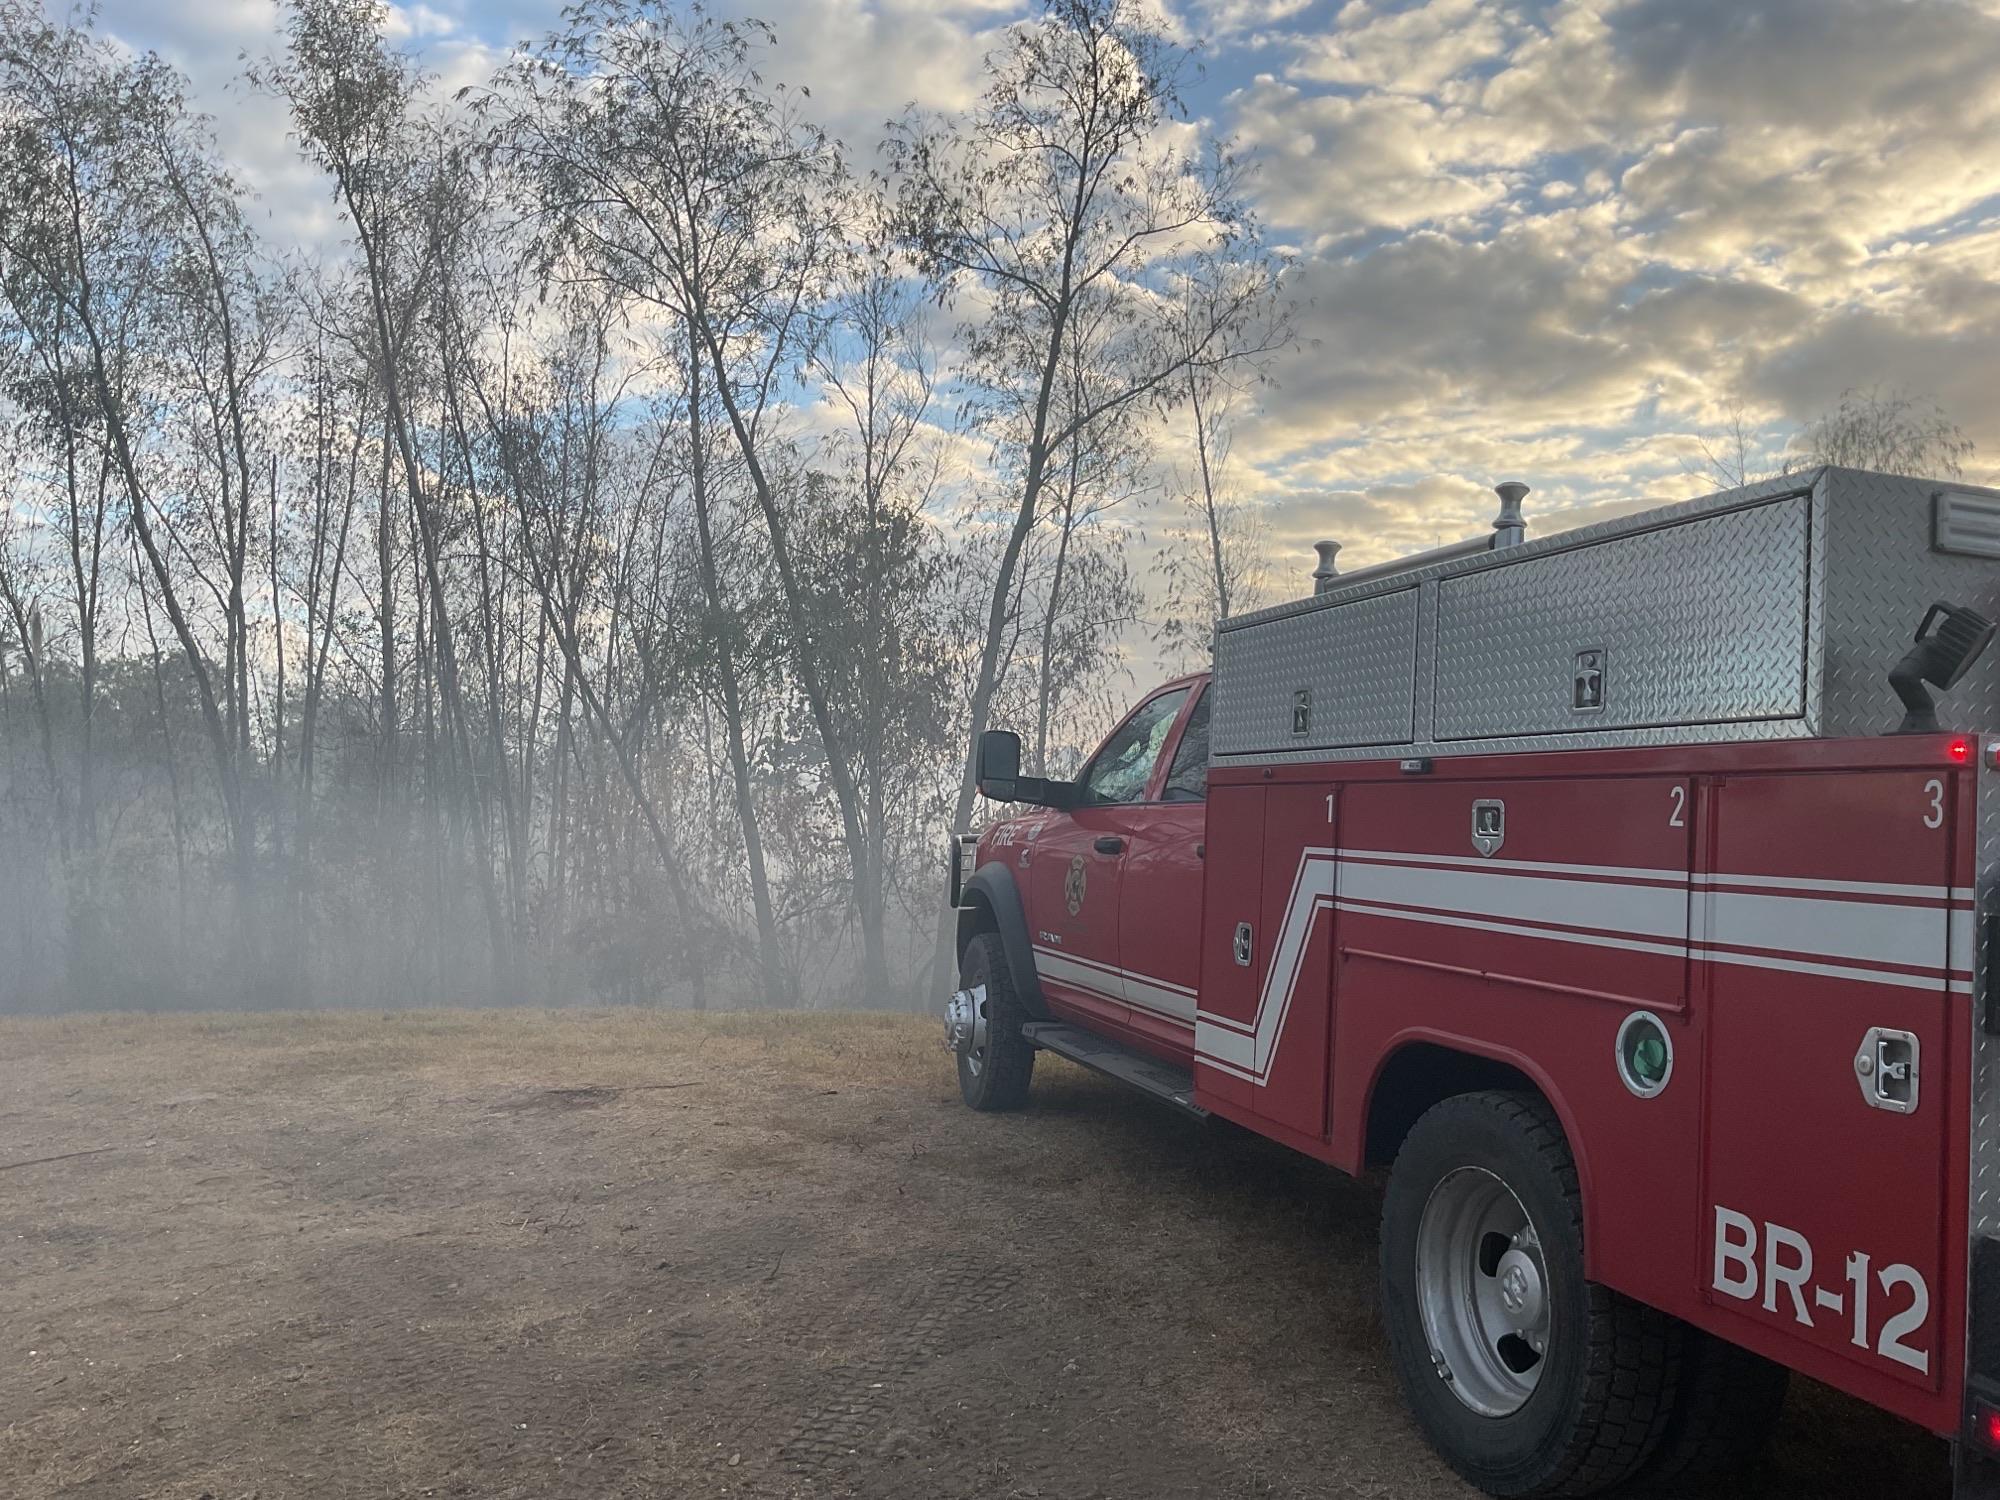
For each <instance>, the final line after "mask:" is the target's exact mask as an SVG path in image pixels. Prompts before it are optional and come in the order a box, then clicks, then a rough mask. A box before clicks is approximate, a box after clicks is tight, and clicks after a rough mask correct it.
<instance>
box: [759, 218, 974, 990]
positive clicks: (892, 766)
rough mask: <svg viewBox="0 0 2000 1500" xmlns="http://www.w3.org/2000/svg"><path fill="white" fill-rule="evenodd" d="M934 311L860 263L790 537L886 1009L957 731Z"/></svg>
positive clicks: (835, 312) (887, 264) (869, 954)
mask: <svg viewBox="0 0 2000 1500" xmlns="http://www.w3.org/2000/svg"><path fill="white" fill-rule="evenodd" d="M928 300H929V297H928V289H927V288H926V287H925V286H924V285H923V283H922V281H921V279H920V278H918V277H916V276H914V275H913V274H911V271H910V268H909V267H907V266H905V265H902V264H900V263H898V262H897V261H896V260H894V259H892V258H891V257H889V256H887V255H885V254H882V253H879V252H878V253H875V254H870V255H858V256H856V257H855V258H854V260H853V261H852V262H851V264H850V268H849V271H848V274H847V275H846V276H845V277H844V278H843V280H842V282H841V283H840V285H839V287H838V289H837V290H836V293H835V295H834V297H833V298H832V299H831V301H830V304H829V318H828V325H827V328H826V330H825V337H823V338H822V339H821V340H820V341H819V342H818V343H817V344H816V346H815V349H814V356H813V360H812V365H811V372H812V374H813V375H814V376H815V377H816V378H817V380H818V382H819V386H820V389H821V392H822V399H823V401H824V402H825V403H826V405H827V406H828V407H830V408H831V410H832V412H833V413H834V415H835V419H836V423H837V425H836V427H835V428H834V430H833V432H832V433H831V435H830V436H829V439H828V442H827V445H826V450H825V452H824V455H823V457H824V458H825V459H826V460H828V462H827V463H826V465H825V467H824V468H823V469H821V470H820V471H819V472H817V473H816V474H815V475H814V476H813V481H814V482H813V483H812V484H811V485H809V487H808V490H807V493H806V496H805V503H803V504H801V505H800V506H798V507H797V509H796V522H795V524H796V525H797V527H798V530H799V537H800V547H799V551H800V556H801V558H802V559H803V560H804V562H805V564H806V566H805V568H804V569H803V573H804V577H805V580H806V587H807V592H808V599H809V601H810V604H811V608H810V613H811V615H812V617H813V621H814V624H813V631H812V636H813V645H814V650H815V655H816V657H817V659H818V660H819V661H820V662H821V663H822V664H823V671H824V673H825V685H826V691H827V692H828V693H829V694H830V695H831V697H832V700H833V705H834V708H835V712H836V714H837V717H838V719H839V721H840V722H841V723H842V724H843V725H845V726H846V727H847V736H848V743H849V745H850V746H851V750H850V752H849V753H850V755H851V757H852V760H851V764H852V766H853V773H854V778H855V781H856V783H857V791H858V801H859V812H860V817H859V820H858V832H859V835H860V837H859V842H858V843H854V844H850V845H849V847H848V850H847V855H848V865H849V868H850V869H851V870H852V872H853V887H854V907H855V917H856V921H857V923H858V925H859V927H860V931H861V949H862V968H861V977H862V987H863V990H864V992H865V993H866V994H868V995H869V996H871V997H883V998H886V997H888V996H889V995H891V994H893V993H894V992H895V988H896V986H895V982H894V980H893V978H892V975H891V972H890V965H889V957H888V942H887V917H888V905H889V899H890V895H891V887H892V884H893V881H894V872H893V870H892V868H891V853H892V850H896V849H897V848H898V847H899V846H903V847H907V845H908V843H909V842H910V836H911V835H912V834H915V835H917V837H918V838H919V839H921V840H923V841H924V842H925V846H926V848H927V849H928V848H929V847H934V846H935V842H936V839H935V831H936V830H935V817H936V813H937V811H938V810H937V809H934V808H932V807H931V806H930V805H929V804H930V798H929V796H928V795H927V794H926V789H925V786H924V782H925V780H926V768H927V767H928V766H929V765H931V764H933V763H935V761H936V759H937V758H938V757H939V756H940V755H941V754H949V751H948V750H947V749H946V744H947V741H946V736H947V734H948V733H949V732H950V728H951V725H952V714H951V713H950V711H949V705H950V704H951V702H952V700H953V693H952V689H951V683H950V672H949V665H948V664H949V658H950V655H951V652H952V649H953V645H954V643H953V642H952V641H951V639H950V636H949V634H948V633H947V632H946V631H945V630H943V629H942V628H941V626H942V621H941V619H940V614H941V611H940V609H939V595H940V592H941V590H942V588H943V586H944V585H945V582H946V573H947V570H948V569H949V567H950V564H951V558H950V557H949V555H948V553H947V550H946V548H945V546H944V545H943V541H942V538H941V537H940V536H939V535H938V534H937V528H936V526H935V525H934V524H933V523H932V521H931V520H930V517H929V511H930V509H931V507H932V504H933V502H934V500H935V499H936V498H937V496H938V492H939V490H940V489H941V488H942V487H943V485H944V483H945V481H946V474H945V452H944V450H945V446H946V434H945V433H944V432H943V430H942V429H941V427H940V426H939V423H938V413H937V411H936V409H935V408H936V403H937V382H938V351H937V350H936V349H935V348H934V347H932V345H931V344H930V342H929V341H928V339H927V338H926V337H925V332H924V313H925V311H926V304H927V302H928ZM922 863H923V864H927V863H928V861H927V860H924V861H922ZM929 894H930V895H931V899H933V900H934V899H935V893H934V892H932V893H929Z"/></svg>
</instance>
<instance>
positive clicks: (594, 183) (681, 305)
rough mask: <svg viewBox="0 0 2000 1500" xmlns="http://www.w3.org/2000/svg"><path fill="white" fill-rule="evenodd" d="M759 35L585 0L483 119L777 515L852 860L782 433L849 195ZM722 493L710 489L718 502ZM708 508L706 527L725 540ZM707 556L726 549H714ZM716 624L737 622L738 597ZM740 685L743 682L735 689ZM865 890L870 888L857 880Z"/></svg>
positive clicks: (846, 792) (788, 604) (632, 2)
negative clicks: (786, 491)
mask: <svg viewBox="0 0 2000 1500" xmlns="http://www.w3.org/2000/svg"><path fill="white" fill-rule="evenodd" d="M770 35H771V34H770V32H769V30H768V28H765V27H763V26H762V25H761V24H759V23H755V22H741V23H739V22H733V21H726V20H719V19H717V18H715V17H713V16H711V15H709V14H708V13H706V12H705V11H702V10H699V9H696V10H692V11H689V12H686V13H685V14H683V13H681V12H680V11H678V10H675V9H672V8H669V7H667V6H664V5H660V4H656V3H645V0H585V3H583V4H580V5H577V6H574V7H572V8H571V9H570V10H569V11H568V12H566V25H565V27H564V29H563V30H562V31H560V32H558V33H556V34H554V35H552V36H550V37H548V38H547V39H546V40H545V41H544V42H542V43H541V44H540V45H539V46H537V47H533V48H529V49H524V50H523V51H522V52H521V53H520V54H519V55H518V56H517V57H516V59H515V62H514V64H513V66H512V67H510V68H509V69H508V70H507V72H506V73H505V74H503V76H502V77H501V78H500V79H499V80H498V83H497V87H496V89H495V90H494V91H493V92H492V93H490V94H488V95H486V96H484V97H482V98H481V99H480V100H479V101H478V102H479V106H480V107H481V108H482V109H485V110H486V111H488V112H489V113H490V114H491V116H492V117H493V119H494V123H495V131H494V140H495V143H496V145H497V146H498V148H499V149H500V150H502V151H503V152H504V154H505V156H506V157H507V159H508V160H509V161H510V162H512V163H513V164H514V165H515V166H516V167H517V168H518V169H519V170H520V171H521V172H522V174H523V175H524V177H525V179H526V181H527V183H528V185H529V194H530V199H531V201H532V202H534V203H535V204H536V205H537V206H538V208H539V210H540V212H541V215H542V221H541V222H542V237H541V250H542V253H543V255H544V257H545V261H546V264H547V266H548V268H549V272H550V274H552V275H555V276H559V277H574V278H579V279H583V280H588V281H591V282H594V283H597V284H600V285H602V286H605V287H607V288H610V289H612V290H614V291H615V292H617V293H618V294H620V295H621V296H623V297H624V298H626V299H627V301H628V303H629V305H630V306H631V307H632V309H633V312H634V315H635V316H639V317H648V318H651V319H654V320H657V321H659V322H661V323H662V324H663V325H664V326H663V328H662V330H661V333H662V338H661V349H660V353H661V356H662V358H663V360H664V361H666V362H667V363H668V364H669V365H671V366H672V367H673V368H674V369H676V370H677V371H678V375H679V379H680V381H681V382H682V384H683V389H684V392H685V401H686V407H685V410H686V413H687V418H688V422H689V427H690V431H689V438H688V444H687V451H688V454H689V457H690V461H691V463H696V464H706V463H707V461H708V458H707V455H708V453H709V451H710V450H709V447H708V444H707V442H706V441H705V434H704V431H703V425H702V424H703V423H704V421H705V419H706V414H707V413H709V412H710V411H711V410H712V411H713V412H715V413H716V414H717V417H718V419H719V421H720V422H721V424H722V425H723V427H724V429H725V431H726V433H727V435H728V438H729V440H730V442H731V443H732V445H733V449H734V456H735V459H736V461H737V463H738V464H740V466H741V472H742V477H743V481H744V483H745V485H746V486H747V488H748V490H749V493H750V495H751V497H752V499H753V500H754V501H755V503H756V506H757V510H758V512H759V514H760V515H761V517H762V519H763V522H764V528H765V536H766V541H767V543H768V545H769V548H770V560H771V568H772V574H773V577H774V579H775V582H776V584H777V594H778V602H779V604H780V606H781V607H782V610H783V613H784V620H785V625H786V628H787V630H788V632H789V636H790V649H791V659H792V663H793V667H794V670H795V673H796V678H797V683H798V688H799V691H800V692H801V694H802V695H803V697H804V699H805V703H806V707H807V712H808V715H809V717H810V719H811V721H812V724H813V728H814V732H815V733H816V735H817V736H818V738H819V741H820V744H821V748H822V752H823V754H824V756H825V761H826V772H827V780H828V783H829V785H830V786H831V788H832V791H833V795H834V801H835V805H836V807H837V809H838V812H839V816H840V819H841V825H842V830H843V838H844V841H845V843H846V845H847V847H848V848H849V849H850V850H858V849H860V848H862V847H863V846H864V845H865V842H866V835H865V832H864V829H863V813H862V808H861V795H860V792H859V789H858V785H857V782H856V778H855V775H854V770H853V764H852V749H851V747H850V745H849V743H848V739H847V736H846V735H845V734H843V732H842V726H841V725H840V724H839V723H838V722H837V720H836V717H835V713H834V708H833V701H832V693H831V692H830V690H829V686H828V673H827V668H826V664H825V662H824V661H823V660H822V659H821V657H820V655H819V653H818V652H817V650H816V649H815V642H814V636H813V632H812V629H811V619H810V607H809V600H808V598H807V594H808V590H809V588H810V580H808V579H806V578H804V577H803V576H802V573H801V570H800V567H799V565H798V560H797V558H796V556H795V551H796V549H795V546H794V542H793V537H792V519H791V517H790V516H789V515H788V514H787V509H786V504H785V497H784V495H783V494H782V493H781V486H782V484H783V483H784V473H783V467H784V462H785V460H784V458H783V456H782V453H781V449H782V445H781V444H780V443H779V441H778V436H777V434H776V433H775V431H774V428H775V427H776V425H777V423H778V421H779V420H780V417H781V412H782V409H783V407H784V406H785V404H786V400H787V397H788V396H789V395H790V394H791V393H792V391H793V389H794V385H795V381H796V377H797V374H798V371H799V368H800V366H801V363H802V361H803V360H804V358H805V356H806V353H807V351H808V349H809V348H810V347H811V345H812V342H813V340H814V338H815V337H816V335H817V332H818V327H817V322H818V320H817V317H816V311H817V309H818V308H819V307H820V305H821V303H822V302H823V300H824V299H825V297H826V295H827V293H828V291H829V289H830V287H831V285H832V282H833V278H834V276H835V273H836V272H837V270H838V269H839V266H840V264H841V261H842V258H843V256H844V252H845V249H846V234H845V225H846V223H847V219H848V213H849V204H848V181H847V173H846V169H845V167H844V165H843V164H842V161H841V157H840V152H839V149H838V147H837V146H836V145H835V144H834V143H833V142H832V141H831V140H829V139H828V138H827V137H826V135H825V134H824V132H822V131H821V130H819V129H818V128H817V127H816V126H814V125H812V124H811V123H810V122H808V121H807V120H806V119H805V118H804V117H803V115H802V114H801V112H800V110H799V107H798V104H797V101H795V100H794V99H793V98H792V96H790V95H789V94H787V93H786V92H784V91H783V90H781V89H775V88H771V87H767V86H766V85H765V84H764V82H763V81H762V79H761V78H760V77H759V75H758V73H757V71H756V61H757V54H758V52H759V51H760V50H761V49H762V48H763V47H764V46H766V45H768V43H769V41H770ZM712 477H713V476H712V475H709V474H697V475H695V476H694V478H693V483H694V484H695V486H696V489H697V492H698V493H706V492H707V491H708V489H709V487H710V483H711V480H712ZM710 514H711V511H710V507H709V505H708V504H707V502H706V501H704V502H703V503H702V504H701V505H699V506H698V507H697V510H696V520H697V525H698V526H704V525H707V524H709V522H708V519H707V518H708V517H709V516H710ZM702 545H703V547H704V550H705V551H707V550H709V548H710V544H709V542H707V541H706V540H704V542H703V544H702ZM709 594H710V604H711V608H712V609H713V610H715V611H716V612H717V614H718V621H717V623H718V625H721V624H723V623H724V621H723V619H722V618H721V616H722V615H723V613H724V612H723V610H722V602H721V599H720V589H719V588H718V587H714V586H712V587H711V588H710V590H709ZM734 675H735V674H734V673H733V671H725V673H724V677H725V680H726V679H728V678H729V677H732V676H734ZM743 713H744V710H743V706H742V705H741V704H740V702H739V703H738V704H737V705H736V706H735V707H734V708H731V709H729V710H728V719H729V721H730V722H729V724H728V725H727V726H726V727H727V728H728V733H729V740H730V756H731V763H732V769H733V773H734V776H735V779H736V783H737V801H738V810H739V814H740V817H741V821H742V826H743V832H744V842H745V844H746V846H750V845H756V846H758V848H759V852H756V853H753V854H752V855H751V856H750V858H751V865H752V871H753V895H754V897H755V902H756V915H757V922H758V932H759V948H760V952H761V954H762V959H763V970H764V985H765V991H766V995H767V997H768V998H771V999H776V998H778V997H779V996H780V995H781V994H782V993H783V992H784V977H783V975H782V973H781V972H780V968H781V965H780V962H779V956H778V951H779V950H778V945H777V934H776V917H775V914H774V912H773V911H772V909H771V907H770V898H769V893H768V881H767V880H766V879H765V878H764V877H763V876H761V875H760V874H759V873H758V872H759V871H760V870H761V866H762V854H761V842H762V834H761V828H760V825H759V822H758V819H757V816H756V811H755V807H754V798H753V796H752V793H751V788H750V777H749V774H748V771H749V768H748V764H747V757H746V752H745V750H744V748H743V746H742V745H741V743H740V741H741V739H742V732H741V720H742V718H743ZM859 875H860V872H858V871H857V872H856V878H857V879H858V878H859Z"/></svg>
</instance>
